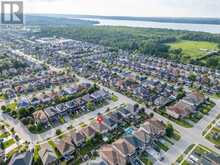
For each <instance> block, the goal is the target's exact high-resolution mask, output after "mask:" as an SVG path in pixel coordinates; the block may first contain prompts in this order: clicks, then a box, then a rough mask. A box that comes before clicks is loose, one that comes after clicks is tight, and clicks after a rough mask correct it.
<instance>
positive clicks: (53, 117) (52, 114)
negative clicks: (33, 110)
mask: <svg viewBox="0 0 220 165" xmlns="http://www.w3.org/2000/svg"><path fill="white" fill-rule="evenodd" d="M44 112H45V114H46V115H47V117H48V119H49V120H50V121H51V122H55V121H57V120H58V116H59V111H58V110H57V109H56V108H54V107H48V108H46V109H44Z"/></svg>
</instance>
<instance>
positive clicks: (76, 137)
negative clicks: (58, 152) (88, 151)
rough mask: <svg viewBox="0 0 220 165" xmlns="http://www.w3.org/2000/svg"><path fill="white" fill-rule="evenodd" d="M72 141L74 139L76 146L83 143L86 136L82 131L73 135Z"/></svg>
mask: <svg viewBox="0 0 220 165" xmlns="http://www.w3.org/2000/svg"><path fill="white" fill-rule="evenodd" d="M72 139H73V142H74V143H75V144H76V143H79V142H81V141H84V140H85V136H84V135H83V134H82V133H81V132H80V131H77V132H74V133H73V134H72Z"/></svg>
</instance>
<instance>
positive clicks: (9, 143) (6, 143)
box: [2, 139, 15, 149]
mask: <svg viewBox="0 0 220 165" xmlns="http://www.w3.org/2000/svg"><path fill="white" fill-rule="evenodd" d="M14 143H15V140H14V139H9V140H7V141H5V142H3V143H2V148H3V149H6V148H8V147H10V146H11V145H12V144H14Z"/></svg>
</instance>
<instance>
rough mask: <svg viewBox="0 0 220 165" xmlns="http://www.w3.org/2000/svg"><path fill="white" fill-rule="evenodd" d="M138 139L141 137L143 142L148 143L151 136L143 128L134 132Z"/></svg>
mask: <svg viewBox="0 0 220 165" xmlns="http://www.w3.org/2000/svg"><path fill="white" fill-rule="evenodd" d="M133 135H134V136H135V137H136V138H137V139H139V140H140V141H141V142H142V143H148V142H149V141H150V136H149V135H148V134H147V133H146V132H144V131H143V130H142V129H139V130H137V131H135V132H134V134H133Z"/></svg>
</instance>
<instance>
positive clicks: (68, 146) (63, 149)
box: [55, 139, 75, 155]
mask: <svg viewBox="0 0 220 165" xmlns="http://www.w3.org/2000/svg"><path fill="white" fill-rule="evenodd" d="M55 144H56V147H57V149H58V150H59V152H60V153H61V154H62V155H64V154H65V153H70V152H73V151H74V150H75V146H74V145H73V144H72V143H69V142H68V141H64V140H61V139H57V140H56V141H55Z"/></svg>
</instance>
